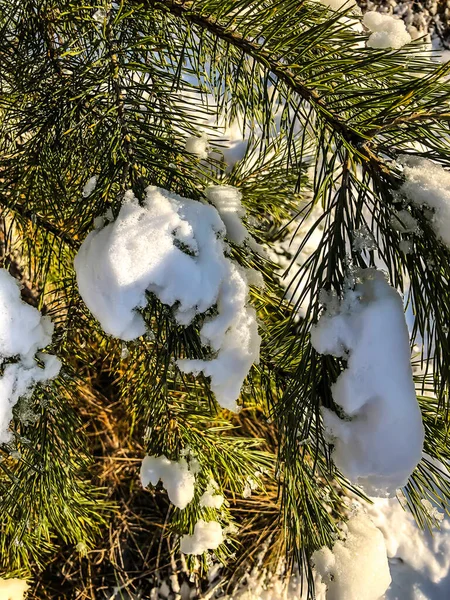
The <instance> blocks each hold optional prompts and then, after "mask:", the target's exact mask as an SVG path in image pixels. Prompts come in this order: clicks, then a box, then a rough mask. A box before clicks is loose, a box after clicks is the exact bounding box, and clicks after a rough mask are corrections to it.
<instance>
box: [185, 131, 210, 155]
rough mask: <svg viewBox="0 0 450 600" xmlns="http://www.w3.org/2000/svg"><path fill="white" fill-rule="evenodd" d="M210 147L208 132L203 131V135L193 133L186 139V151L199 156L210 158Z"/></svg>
mask: <svg viewBox="0 0 450 600" xmlns="http://www.w3.org/2000/svg"><path fill="white" fill-rule="evenodd" d="M208 148H209V141H208V136H207V135H206V133H202V135H201V136H196V135H192V136H190V137H188V138H187V139H186V144H185V149H186V152H190V153H191V154H195V156H198V158H203V159H206V158H208Z"/></svg>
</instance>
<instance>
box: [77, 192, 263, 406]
mask: <svg viewBox="0 0 450 600" xmlns="http://www.w3.org/2000/svg"><path fill="white" fill-rule="evenodd" d="M224 234H225V226H224V223H223V221H222V220H221V218H220V216H219V213H218V212H217V210H216V209H215V208H214V207H213V206H210V205H207V204H202V203H201V202H197V201H195V200H190V199H187V198H182V197H181V196H178V195H176V194H173V193H171V192H169V191H167V190H165V189H162V188H157V187H154V186H150V187H148V188H147V190H146V198H145V200H144V202H143V205H142V206H141V205H139V203H138V201H137V200H136V198H135V197H134V195H133V193H132V192H131V190H130V191H128V192H127V193H126V194H125V199H124V203H123V205H122V207H121V209H120V212H119V214H118V216H117V218H116V220H115V221H114V222H112V223H109V224H108V225H106V226H105V227H103V228H102V229H96V230H94V231H92V232H91V233H90V234H89V235H88V236H87V238H86V239H85V240H84V242H83V244H82V245H81V248H80V250H79V252H78V254H77V256H76V257H75V270H76V274H77V281H78V287H79V291H80V294H81V296H82V298H83V300H84V301H85V303H86V304H87V306H88V308H89V309H90V310H91V312H92V313H93V315H94V316H95V317H96V318H97V319H98V320H99V321H100V324H101V326H102V328H103V330H104V331H105V332H106V333H108V334H110V335H113V336H115V337H118V338H120V339H122V340H124V341H130V340H133V339H136V338H137V337H140V336H141V335H143V334H144V333H145V332H146V325H145V322H144V319H143V318H142V315H141V314H140V313H139V312H138V309H140V308H143V307H145V305H146V303H147V298H146V292H153V293H154V294H155V295H156V296H157V297H158V298H159V300H160V301H161V302H163V303H164V304H168V305H170V306H173V305H176V307H175V308H174V316H175V318H176V320H177V321H178V323H179V324H180V325H185V326H186V325H189V324H190V323H191V322H192V321H193V319H194V317H195V316H196V315H198V314H201V313H205V312H206V311H207V310H209V309H210V308H212V307H216V308H217V313H216V314H215V315H214V316H210V317H208V318H206V319H205V320H204V322H203V325H202V327H201V329H200V336H201V340H202V343H203V344H204V345H205V346H207V347H209V348H210V349H211V351H212V352H213V353H215V354H214V355H213V358H211V360H207V359H206V360H190V359H184V360H179V361H178V363H177V364H178V367H179V368H180V369H181V370H182V371H183V372H185V373H194V374H198V373H200V372H203V373H204V375H205V376H207V377H211V389H212V391H213V392H214V394H215V395H216V399H217V401H218V402H219V404H220V405H221V406H222V407H224V408H228V409H230V410H236V400H237V398H238V397H239V394H240V389H241V386H242V384H243V382H244V379H245V377H246V376H247V374H248V372H249V370H250V368H251V366H252V364H253V363H256V362H257V361H258V359H259V349H260V342H261V338H260V336H259V334H258V326H257V321H256V312H255V310H254V309H253V308H251V307H250V306H248V292H249V284H248V280H247V276H246V272H245V270H244V269H243V268H241V267H239V265H237V264H235V263H234V262H232V261H231V260H230V259H228V258H227V257H226V256H225V254H224V252H225V243H224V241H223V235H224Z"/></svg>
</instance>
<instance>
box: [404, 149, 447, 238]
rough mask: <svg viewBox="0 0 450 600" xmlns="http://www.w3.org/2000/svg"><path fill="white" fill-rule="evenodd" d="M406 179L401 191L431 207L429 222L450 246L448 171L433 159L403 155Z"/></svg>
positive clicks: (415, 202) (411, 199) (412, 200)
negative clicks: (431, 212) (431, 213)
mask: <svg viewBox="0 0 450 600" xmlns="http://www.w3.org/2000/svg"><path fill="white" fill-rule="evenodd" d="M400 163H401V164H402V165H403V168H404V170H403V173H404V176H405V183H404V184H403V185H402V187H401V188H400V191H401V192H403V194H405V196H406V197H407V198H408V199H409V200H410V201H411V202H413V203H414V204H416V205H418V206H427V207H428V208H430V209H431V210H433V211H434V214H433V215H432V217H431V225H432V227H433V229H434V231H435V233H436V235H437V236H438V237H439V238H440V239H441V240H442V241H443V242H444V244H446V245H447V246H450V173H449V172H448V171H445V170H444V169H443V168H442V167H441V166H440V165H438V164H436V163H434V162H433V161H432V160H429V159H426V158H420V157H417V156H402V157H401V158H400Z"/></svg>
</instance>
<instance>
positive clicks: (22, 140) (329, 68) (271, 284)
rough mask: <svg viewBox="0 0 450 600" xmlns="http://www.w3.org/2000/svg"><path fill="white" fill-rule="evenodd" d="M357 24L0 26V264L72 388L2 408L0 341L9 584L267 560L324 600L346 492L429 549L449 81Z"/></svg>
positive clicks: (191, 8) (189, 18) (419, 56)
mask: <svg viewBox="0 0 450 600" xmlns="http://www.w3.org/2000/svg"><path fill="white" fill-rule="evenodd" d="M365 21H366V23H369V22H370V23H372V24H373V23H375V21H376V23H375V25H376V26H375V25H372V28H371V29H370V30H369V29H368V28H367V27H364V26H363V24H362V16H361V14H360V13H359V10H358V9H357V8H356V6H354V5H353V4H352V3H351V2H348V3H347V4H342V3H340V2H323V3H322V2H319V1H316V0H305V1H301V0H300V1H299V0H295V1H294V0H258V1H253V0H140V1H139V2H138V1H134V0H122V1H121V2H112V3H106V2H105V3H98V4H91V3H89V2H80V1H78V0H73V1H71V2H67V1H66V0H21V1H20V2H19V1H17V0H8V2H7V1H6V0H0V209H1V244H2V261H3V264H2V266H3V267H5V268H6V269H7V271H9V272H10V273H11V274H12V275H14V276H15V277H16V279H20V280H21V281H22V283H23V284H24V285H25V287H24V288H23V289H22V298H23V299H24V300H26V301H27V302H28V303H31V304H32V305H33V306H34V308H33V310H34V311H36V314H37V311H40V312H41V314H42V315H45V316H44V317H39V315H38V317H39V318H43V319H45V322H46V323H47V326H48V329H47V337H46V339H45V344H44V343H42V344H40V345H39V350H41V349H42V348H43V347H45V350H44V353H39V352H37V350H38V348H37V347H36V348H34V347H33V354H32V355H29V356H28V359H29V360H31V361H34V362H33V367H32V369H34V370H35V371H36V372H37V371H39V373H40V372H41V371H44V370H45V369H46V368H47V366H48V361H49V359H48V356H53V357H57V360H58V361H61V368H60V370H59V374H57V372H56V371H57V370H56V369H54V370H53V371H52V373H51V374H50V375H49V377H48V378H45V379H44V378H43V377H41V378H37V377H35V380H33V386H32V388H33V389H31V387H30V386H28V387H27V386H25V388H23V390H22V388H20V386H19V384H17V386H19V387H16V388H15V391H14V394H15V395H16V396H17V397H18V396H19V395H20V400H17V398H15V400H14V403H13V402H12V400H11V398H12V396H11V394H10V395H8V390H7V389H6V385H7V382H6V378H7V374H8V372H12V371H13V370H14V369H15V370H20V369H21V368H25V367H22V366H21V365H22V362H21V361H22V360H23V356H22V352H21V350H20V349H19V350H14V349H13V350H11V351H5V346H4V343H6V342H5V339H6V338H5V337H4V336H3V337H2V335H3V334H2V331H8V332H10V330H9V329H8V330H7V325H3V324H1V325H0V344H2V346H1V347H0V355H1V359H2V366H1V369H2V372H1V376H0V406H3V403H5V402H6V403H9V404H8V406H10V405H11V406H10V408H11V411H12V417H13V419H12V422H11V425H10V432H9V433H8V435H5V436H3V435H2V437H1V438H0V441H1V442H2V443H1V446H0V455H1V459H0V506H1V509H0V510H1V515H2V518H1V526H0V528H1V529H0V572H1V573H2V574H3V576H8V577H10V576H21V577H31V580H30V585H31V588H30V592H29V593H30V594H35V596H36V597H38V598H44V597H45V598H47V597H48V598H57V597H67V598H68V597H74V598H75V597H77V598H78V597H79V598H84V597H86V598H88V597H89V598H94V597H95V598H103V597H105V594H106V595H107V594H108V591H109V593H110V594H111V593H112V590H113V588H114V587H117V586H118V587H119V589H121V590H122V589H123V590H125V591H126V592H127V593H130V594H132V593H135V592H137V591H138V590H140V593H142V594H144V596H143V597H150V596H149V594H150V590H151V589H152V586H154V585H155V581H156V580H157V577H158V574H157V573H158V572H157V570H156V569H158V568H159V569H161V571H160V572H164V569H166V568H168V566H170V565H172V566H171V569H172V571H173V572H176V570H177V568H178V569H180V565H182V571H183V573H185V574H186V577H187V578H188V577H189V576H190V577H191V584H192V585H196V586H197V589H198V592H199V593H200V592H201V589H202V586H203V585H204V583H203V582H204V581H205V578H206V574H207V572H208V569H210V568H211V563H212V562H213V561H214V562H218V563H221V564H222V565H223V573H224V577H225V578H228V579H229V580H230V581H231V583H230V586H231V587H232V585H233V582H234V581H236V580H237V579H238V577H239V573H240V572H241V571H242V569H243V570H244V571H245V569H246V568H247V567H248V566H249V565H250V566H251V565H253V564H255V562H257V560H262V559H261V558H260V555H261V552H262V551H263V554H264V561H265V562H266V563H267V564H269V565H272V566H273V565H278V564H279V561H280V560H283V564H285V566H286V569H287V570H288V569H289V568H290V567H291V566H293V565H296V568H297V566H298V568H299V569H300V571H301V572H302V574H303V580H302V581H303V585H304V592H305V598H306V597H309V598H314V593H315V592H314V572H313V568H312V563H311V557H312V556H313V554H314V553H315V552H316V551H318V550H319V549H321V548H324V547H329V548H332V547H333V544H334V542H335V540H336V536H337V532H338V531H339V524H340V523H341V522H342V521H344V520H346V519H347V518H348V509H347V504H346V497H347V496H349V494H350V493H352V494H356V495H357V496H359V497H364V495H365V494H366V493H371V494H373V493H374V492H375V493H387V492H392V489H391V488H393V490H394V492H393V493H395V489H396V488H399V487H402V489H403V492H404V494H405V496H406V498H407V504H408V508H409V510H411V511H412V512H413V514H414V516H415V517H416V519H417V520H418V522H419V523H420V524H422V525H425V524H427V523H429V524H431V520H430V516H429V512H427V510H426V509H425V508H424V504H423V502H422V501H421V500H422V499H423V498H424V497H425V498H429V499H431V500H433V499H434V500H435V499H436V498H441V500H440V501H441V502H444V504H445V501H446V500H447V499H448V498H449V497H450V482H449V480H448V478H447V475H446V474H445V473H444V472H443V471H442V470H441V468H439V467H438V466H436V465H437V464H438V463H437V462H436V461H435V460H434V459H438V460H439V461H441V463H442V464H443V465H446V464H448V462H449V460H450V451H449V450H448V443H447V427H448V408H449V403H448V388H449V384H450V353H449V333H448V325H449V323H450V291H449V290H450V286H449V283H450V247H449V245H448V238H449V234H448V232H449V231H450V219H449V216H448V215H449V214H450V209H449V206H450V185H449V177H450V176H449V175H448V172H447V170H446V169H448V168H450V158H449V157H450V131H449V122H450V119H449V117H450V105H449V98H450V84H448V83H447V76H448V74H449V73H450V64H448V65H447V64H437V63H435V62H433V60H432V56H431V52H430V51H429V50H428V49H427V48H426V46H425V44H424V42H423V40H422V39H417V40H411V36H409V34H407V33H406V31H403V29H402V27H400V29H401V31H400V33H399V26H398V23H397V24H396V25H395V27H394V26H393V25H392V23H390V22H389V23H387V21H384V20H380V19H374V18H373V16H372V17H371V18H366V19H365ZM386 23H387V24H386ZM383 28H384V29H383ZM386 28H387V29H386ZM372 36H375V37H376V40H377V41H376V42H375V41H373V40H374V39H375V38H373V37H372ZM369 38H371V39H372V41H371V42H370V43H368V40H369ZM394 38H395V41H392V40H394ZM399 39H400V40H401V41H399ZM380 40H381V41H380ZM386 40H387V41H386ZM230 127H234V128H236V127H238V128H239V131H240V132H241V134H242V138H243V139H245V144H242V146H243V147H245V149H244V151H243V152H242V154H241V156H240V157H239V158H238V159H237V158H236V156H234V155H233V154H232V153H231V152H230V150H229V148H228V146H227V133H226V132H227V131H228V132H229V131H230ZM224 131H225V133H224ZM291 242H292V245H291ZM293 248H294V250H293ZM280 263H281V264H282V265H284V267H289V268H288V272H287V275H286V276H285V277H283V269H280ZM381 271H384V276H383V275H382V274H380V272H381ZM8 277H10V276H8V275H7V273H6V271H4V272H3V271H2V280H3V279H5V281H6V278H8ZM8 281H9V279H8ZM286 282H288V283H286ZM388 282H389V283H388ZM10 284H11V282H9V283H8V285H10ZM0 288H2V281H0ZM2 289H3V288H2ZM14 289H15V288H14ZM394 289H396V290H397V291H398V292H400V293H402V294H403V295H404V303H403V304H404V308H405V309H407V310H408V312H409V314H411V315H412V317H411V319H410V321H411V322H410V331H409V333H408V330H407V327H406V324H405V323H404V320H402V319H403V312H402V303H401V301H400V296H399V295H398V294H397V293H396V292H395V291H394ZM0 292H1V289H0ZM16 295H17V294H16ZM0 296H1V293H0ZM12 296H14V294H12ZM12 296H11V295H9V296H8V298H9V300H8V302H10V303H11V302H13V299H12ZM8 302H7V301H6V300H5V302H4V305H5V306H4V307H3V305H2V306H0V310H1V311H2V315H1V318H2V319H3V320H4V322H5V323H9V321H8V319H9V315H11V314H12V312H11V311H13V310H16V308H11V306H10V304H8ZM14 302H16V305H17V303H18V302H20V300H19V298H18V297H17V298H16V299H15V300H14ZM17 310H18V309H17ZM30 310H31V309H30ZM33 314H34V313H33ZM38 317H36V318H38ZM50 320H51V323H53V326H51V327H50V326H49V325H48V323H50ZM21 325H23V324H21ZM8 327H10V325H8ZM11 327H12V325H11ZM52 327H54V330H53V335H52V338H51V341H50V337H49V336H51V331H50V330H51V329H52ZM11 331H13V329H11ZM14 332H15V330H14V331H13V333H11V335H15V333H14ZM8 335H10V333H8ZM14 348H15V347H14ZM413 348H415V350H414V352H413V367H414V383H415V390H416V395H417V400H416V398H415V394H414V386H413V383H412V377H413V375H412V373H413V371H412V370H411V363H410V360H409V358H410V349H413ZM417 348H419V350H417ZM35 352H37V354H35ZM361 357H362V358H361ZM58 364H59V363H58ZM29 367H30V365H29V364H28V365H27V368H29ZM358 369H359V371H358ZM361 370H362V371H363V372H364V377H361V376H360V374H361ZM33 372H34V371H33ZM396 386H400V387H396ZM3 388H5V389H3ZM363 388H364V389H363ZM18 390H19V391H18ZM21 390H22V391H21ZM19 392H20V393H19ZM349 394H351V402H350V396H349ZM16 400H17V402H16ZM417 402H418V405H419V407H420V414H421V417H422V423H423V425H422V423H421V421H420V414H419V410H418V408H417ZM13 404H14V406H13ZM393 404H395V409H394V413H395V414H394V416H392V411H391V410H390V408H389V407H390V406H392V405H393ZM5 406H6V404H5ZM374 407H375V408H374ZM376 407H382V408H381V409H380V411H381V416H380V414H379V412H377V409H376ZM2 410H3V409H2ZM375 413H376V414H375ZM10 416H11V415H9V417H10ZM9 417H8V418H7V420H8V421H9ZM2 418H3V417H2ZM361 420H363V421H364V420H366V421H364V422H365V423H366V424H368V425H367V427H365V426H361ZM2 426H3V425H2ZM377 436H378V437H377ZM402 436H403V438H402ZM408 436H411V437H412V438H414V439H410V440H408ZM407 441H408V443H409V442H411V446H412V450H411V452H412V454H411V453H408V448H407V447H406V446H408V444H406V442H407ZM405 444H406V446H405ZM422 444H423V450H424V454H422V453H421V449H422ZM402 453H403V454H405V457H404V461H403V462H402V456H403V454H402ZM366 455H367V459H366V458H364V457H365V456H366ZM373 456H377V457H379V461H378V463H377V461H375V463H377V464H376V465H375V466H374V464H372V463H370V459H371V457H372V458H373ZM380 457H381V458H380ZM396 457H397V459H398V462H397V463H395V464H394V463H391V461H390V458H392V460H394V459H395V458H396ZM421 457H422V458H421ZM143 461H144V462H143ZM387 463H390V464H389V468H390V471H389V469H388V472H386V468H387V467H386V465H387ZM405 465H406V466H405ZM383 469H384V470H383ZM360 486H361V487H360ZM166 492H167V493H166ZM442 499H443V500H442ZM445 510H448V508H445ZM366 529H367V530H371V526H366V525H364V530H366ZM180 547H181V553H180ZM180 557H181V558H180ZM180 561H181V562H180ZM155 573H156V575H155ZM180 577H181V576H180ZM180 581H181V579H180ZM336 585H337V584H336ZM70 594H72V596H71V595H70ZM77 594H78V595H77ZM102 594H103V595H102ZM32 597H33V596H32ZM108 597H109V596H108ZM339 597H340V596H339Z"/></svg>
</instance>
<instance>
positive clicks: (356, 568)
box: [312, 512, 391, 600]
mask: <svg viewBox="0 0 450 600" xmlns="http://www.w3.org/2000/svg"><path fill="white" fill-rule="evenodd" d="M346 525H347V527H346V529H347V534H346V538H345V540H343V541H342V540H338V541H337V542H336V543H335V544H334V546H333V549H332V550H330V549H329V548H322V549H321V550H318V551H316V552H315V553H314V554H313V556H312V562H313V564H314V565H315V568H316V570H317V573H318V574H319V575H320V576H321V577H322V580H323V582H324V583H325V584H326V585H327V594H326V598H327V600H378V599H379V598H380V597H381V596H382V595H383V594H384V592H385V591H386V589H387V588H388V586H389V584H390V582H391V576H390V574H389V565H388V560H387V556H386V548H385V545H384V540H383V535H382V533H381V531H380V530H379V529H377V528H376V527H375V525H374V524H373V523H372V521H371V520H370V518H369V517H368V516H367V515H365V514H364V513H362V512H361V513H358V514H357V515H355V516H354V517H352V518H351V519H350V520H349V521H348V522H347V524H346Z"/></svg>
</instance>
